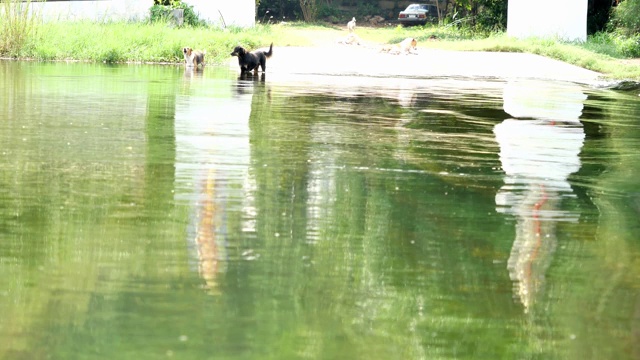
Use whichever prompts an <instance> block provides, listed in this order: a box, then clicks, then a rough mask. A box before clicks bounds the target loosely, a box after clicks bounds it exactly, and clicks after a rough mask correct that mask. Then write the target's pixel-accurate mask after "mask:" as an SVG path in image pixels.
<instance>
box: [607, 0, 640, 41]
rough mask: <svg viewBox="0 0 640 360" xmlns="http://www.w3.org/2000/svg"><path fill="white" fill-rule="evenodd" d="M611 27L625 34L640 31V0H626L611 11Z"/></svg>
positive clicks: (633, 33)
mask: <svg viewBox="0 0 640 360" xmlns="http://www.w3.org/2000/svg"><path fill="white" fill-rule="evenodd" d="M609 26H610V29H611V30H615V31H620V32H622V33H623V34H625V35H635V34H638V33H640V0H626V1H623V2H621V3H620V5H618V6H617V7H616V8H615V9H614V10H613V12H612V13H611V22H610V23H609Z"/></svg>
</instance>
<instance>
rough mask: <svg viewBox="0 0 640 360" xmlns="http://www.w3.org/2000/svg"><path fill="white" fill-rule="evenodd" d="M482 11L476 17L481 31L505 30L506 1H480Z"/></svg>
mask: <svg viewBox="0 0 640 360" xmlns="http://www.w3.org/2000/svg"><path fill="white" fill-rule="evenodd" d="M480 4H481V6H482V11H480V12H478V15H477V22H476V23H477V26H478V27H479V28H480V29H481V30H485V31H486V30H488V31H503V30H505V29H506V28H507V0H481V1H480Z"/></svg>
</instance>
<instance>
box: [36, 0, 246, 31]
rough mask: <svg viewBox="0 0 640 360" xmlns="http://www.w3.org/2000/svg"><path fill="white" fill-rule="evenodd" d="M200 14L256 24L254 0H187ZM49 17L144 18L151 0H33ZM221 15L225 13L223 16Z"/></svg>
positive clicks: (239, 23) (215, 19)
mask: <svg viewBox="0 0 640 360" xmlns="http://www.w3.org/2000/svg"><path fill="white" fill-rule="evenodd" d="M186 3H187V4H189V5H192V6H193V8H194V10H195V11H196V12H197V13H199V14H200V18H202V19H205V20H207V21H208V22H210V23H214V24H220V25H222V20H221V19H222V18H224V23H225V24H226V25H227V26H230V25H235V26H241V27H248V26H253V25H255V0H233V1H230V0H186ZM31 5H32V6H33V9H34V11H37V12H39V13H41V14H42V15H43V17H44V19H45V20H46V21H56V20H79V19H88V20H94V21H105V20H144V19H147V18H148V17H149V8H150V7H151V6H152V5H153V1H152V0H144V1H142V0H100V1H48V2H33V3H31ZM221 15H222V16H221Z"/></svg>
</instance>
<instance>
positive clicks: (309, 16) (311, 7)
mask: <svg viewBox="0 0 640 360" xmlns="http://www.w3.org/2000/svg"><path fill="white" fill-rule="evenodd" d="M300 7H301V8H302V16H303V17H304V21H307V22H311V21H315V20H316V18H317V15H318V5H317V4H316V0H300Z"/></svg>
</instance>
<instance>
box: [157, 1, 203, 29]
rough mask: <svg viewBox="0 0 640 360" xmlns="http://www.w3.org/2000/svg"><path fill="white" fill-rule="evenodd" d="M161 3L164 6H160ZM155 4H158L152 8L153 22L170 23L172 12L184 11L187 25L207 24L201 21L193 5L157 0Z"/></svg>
mask: <svg viewBox="0 0 640 360" xmlns="http://www.w3.org/2000/svg"><path fill="white" fill-rule="evenodd" d="M160 2H161V3H162V4H159V3H160ZM155 3H156V4H155V5H153V6H152V7H151V8H150V13H151V19H150V20H151V22H170V20H171V11H172V10H174V9H182V10H183V18H184V24H185V25H189V26H206V22H205V21H204V20H201V19H200V17H199V16H198V14H197V13H196V12H195V10H194V9H193V6H192V5H189V4H187V3H185V2H183V1H178V0H170V1H169V0H166V1H162V0H155ZM165 4H168V5H165Z"/></svg>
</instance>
